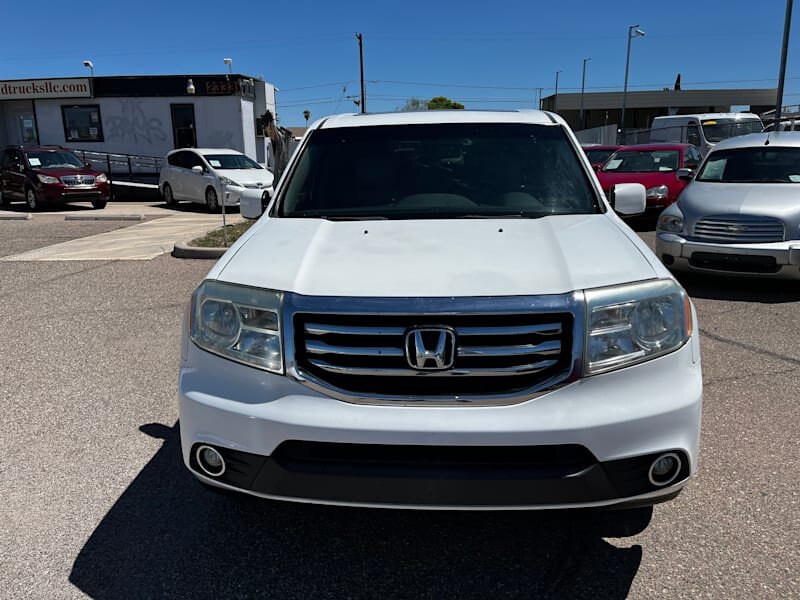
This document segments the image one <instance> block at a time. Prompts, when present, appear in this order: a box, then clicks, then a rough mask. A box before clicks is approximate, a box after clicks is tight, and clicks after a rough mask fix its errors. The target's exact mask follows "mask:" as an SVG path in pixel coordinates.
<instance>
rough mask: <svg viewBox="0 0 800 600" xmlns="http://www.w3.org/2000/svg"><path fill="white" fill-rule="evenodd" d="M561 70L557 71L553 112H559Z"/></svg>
mask: <svg viewBox="0 0 800 600" xmlns="http://www.w3.org/2000/svg"><path fill="white" fill-rule="evenodd" d="M560 73H561V71H556V91H555V94H553V112H554V113H558V76H559V74H560Z"/></svg>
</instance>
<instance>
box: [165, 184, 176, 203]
mask: <svg viewBox="0 0 800 600" xmlns="http://www.w3.org/2000/svg"><path fill="white" fill-rule="evenodd" d="M161 195H162V196H163V197H164V202H165V203H166V205H167V206H178V201H177V200H175V194H173V193H172V186H170V184H168V183H165V184H164V187H163V188H162V190H161Z"/></svg>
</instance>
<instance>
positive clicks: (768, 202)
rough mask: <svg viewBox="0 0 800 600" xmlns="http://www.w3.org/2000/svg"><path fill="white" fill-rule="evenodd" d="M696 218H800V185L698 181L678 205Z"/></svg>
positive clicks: (685, 192) (688, 189)
mask: <svg viewBox="0 0 800 600" xmlns="http://www.w3.org/2000/svg"><path fill="white" fill-rule="evenodd" d="M678 206H679V207H680V208H681V210H684V211H686V212H689V213H691V214H692V215H697V216H704V215H763V216H772V217H777V218H786V217H790V216H796V217H798V218H800V184H798V183H703V182H701V181H694V182H692V183H691V185H689V186H688V187H687V188H686V190H685V191H684V193H683V195H682V196H681V199H680V201H679V203H678Z"/></svg>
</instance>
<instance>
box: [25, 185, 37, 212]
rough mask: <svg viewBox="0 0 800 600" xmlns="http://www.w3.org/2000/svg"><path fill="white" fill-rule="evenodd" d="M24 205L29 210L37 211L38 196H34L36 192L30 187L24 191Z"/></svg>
mask: <svg viewBox="0 0 800 600" xmlns="http://www.w3.org/2000/svg"><path fill="white" fill-rule="evenodd" d="M25 204H27V205H28V209H29V210H38V209H39V196H38V195H37V194H36V190H35V189H33V188H32V187H29V188H28V189H27V190H25Z"/></svg>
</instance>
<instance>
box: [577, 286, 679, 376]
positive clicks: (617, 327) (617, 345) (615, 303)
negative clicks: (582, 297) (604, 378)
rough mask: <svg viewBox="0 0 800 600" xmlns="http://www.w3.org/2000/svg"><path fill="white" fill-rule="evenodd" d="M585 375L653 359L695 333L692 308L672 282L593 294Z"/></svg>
mask: <svg viewBox="0 0 800 600" xmlns="http://www.w3.org/2000/svg"><path fill="white" fill-rule="evenodd" d="M586 301H587V333H586V349H585V355H584V374H585V375H594V374H596V373H603V372H605V371H612V370H614V369H620V368H622V367H627V366H629V365H632V364H635V363H638V362H642V361H645V360H650V359H651V358H655V357H657V356H661V355H663V354H667V353H669V352H672V351H673V350H677V349H678V348H680V347H681V346H682V345H683V344H684V343H685V342H686V341H687V340H688V339H689V337H690V336H691V334H692V312H691V304H690V303H689V298H688V296H687V295H686V292H685V291H684V290H683V289H682V288H681V287H680V286H679V285H678V284H677V283H675V282H674V281H672V280H670V279H660V280H658V281H649V282H643V283H639V284H634V285H625V286H619V287H612V288H601V289H596V290H588V291H587V292H586Z"/></svg>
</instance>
